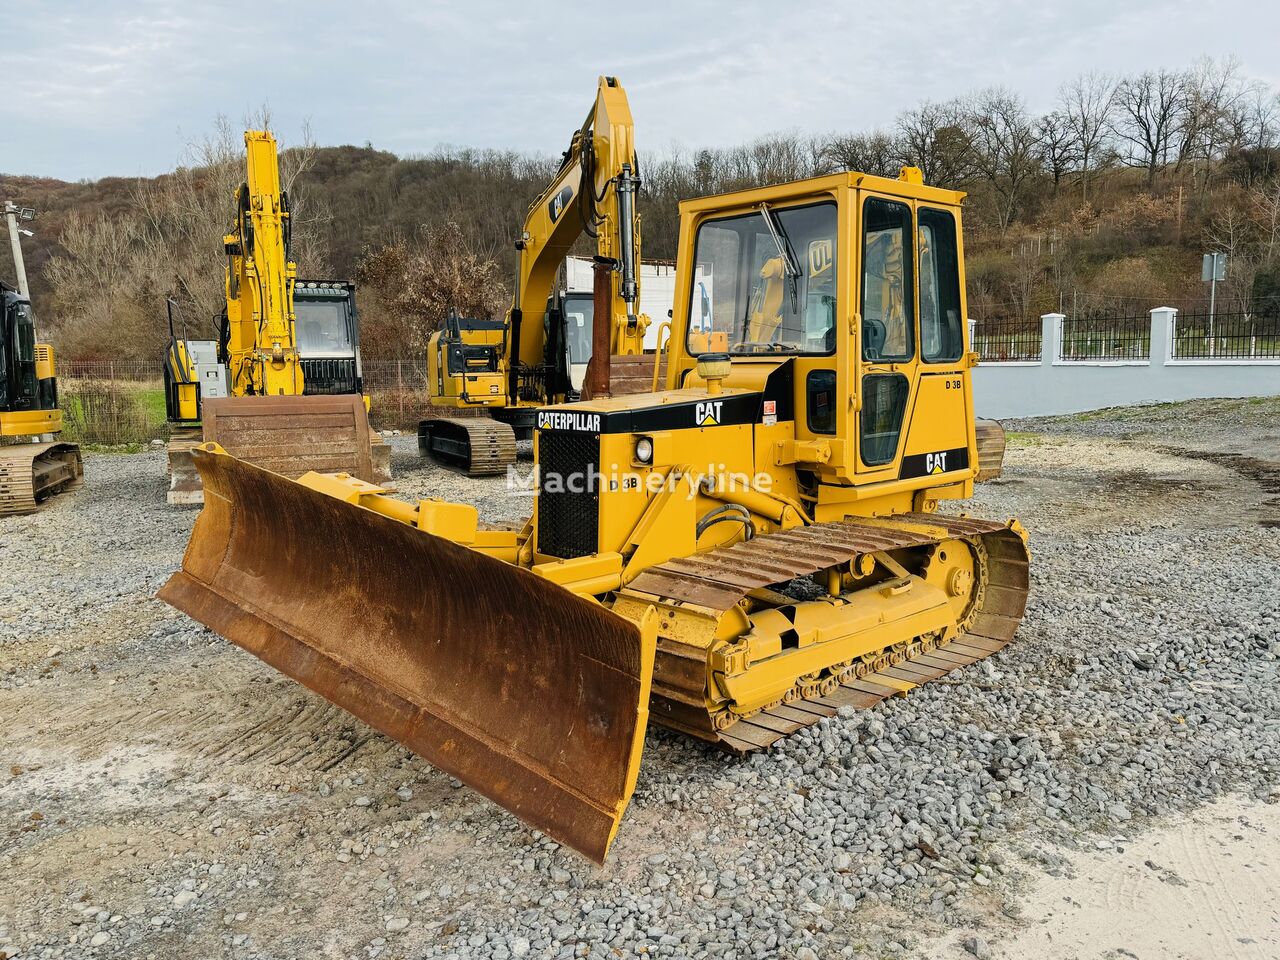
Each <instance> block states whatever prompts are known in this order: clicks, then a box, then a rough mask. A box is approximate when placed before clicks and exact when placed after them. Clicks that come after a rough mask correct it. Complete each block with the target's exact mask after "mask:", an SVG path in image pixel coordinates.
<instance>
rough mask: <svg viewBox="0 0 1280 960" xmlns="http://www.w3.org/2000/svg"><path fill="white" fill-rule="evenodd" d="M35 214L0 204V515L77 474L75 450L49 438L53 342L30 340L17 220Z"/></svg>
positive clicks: (56, 421) (53, 412) (26, 506)
mask: <svg viewBox="0 0 1280 960" xmlns="http://www.w3.org/2000/svg"><path fill="white" fill-rule="evenodd" d="M35 215H36V212H35V210H34V209H33V208H31V207H22V206H19V205H18V204H15V203H12V202H9V201H6V202H5V219H6V220H7V221H8V226H9V242H10V245H11V247H12V250H13V264H14V271H15V273H16V274H17V280H18V285H17V286H16V287H11V286H9V285H8V284H7V283H0V516H4V515H6V514H17V513H31V512H32V511H33V510H35V509H36V507H37V505H39V503H40V502H42V501H43V500H45V499H47V498H49V497H51V496H53V495H54V494H55V493H60V492H62V491H66V490H73V489H75V488H76V487H78V486H80V485H81V484H82V483H83V480H84V466H83V464H82V463H81V459H80V448H79V447H78V446H76V445H75V444H74V443H65V442H63V441H60V440H55V439H53V437H55V436H56V435H57V434H59V433H61V432H62V411H61V410H59V409H58V380H57V375H56V370H55V368H54V358H53V347H51V346H49V344H47V343H39V342H37V338H36V327H35V319H34V317H33V315H32V310H31V294H30V291H29V288H28V286H27V271H26V266H25V264H24V262H23V259H22V242H21V236H20V234H21V232H22V229H23V228H21V227H19V226H18V224H19V222H25V221H29V220H33V219H35Z"/></svg>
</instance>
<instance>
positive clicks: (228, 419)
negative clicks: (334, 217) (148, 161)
mask: <svg viewBox="0 0 1280 960" xmlns="http://www.w3.org/2000/svg"><path fill="white" fill-rule="evenodd" d="M244 142H245V158H246V179H245V182H244V183H243V184H242V185H241V187H240V189H239V190H237V191H236V194H235V223H234V225H233V228H232V230H231V232H230V233H228V234H227V235H226V236H225V237H224V238H223V249H224V250H225V252H226V254H227V269H226V278H225V283H226V312H225V315H224V318H223V322H222V329H221V331H220V334H221V338H220V341H218V342H217V343H214V342H212V341H196V340H187V339H184V338H180V337H178V336H177V333H176V331H175V330H174V316H173V302H172V301H170V303H169V308H170V315H169V328H170V345H169V350H168V352H167V354H166V357H165V386H166V405H167V407H168V411H169V420H170V423H171V425H172V429H171V436H170V440H169V478H170V482H169V494H168V500H169V502H170V503H172V504H198V503H201V502H202V501H203V497H204V493H203V489H202V486H201V483H200V475H199V473H198V471H197V470H196V467H195V463H194V461H193V460H192V449H193V448H194V447H195V446H196V445H197V444H199V443H202V442H209V443H218V444H220V445H222V446H223V447H224V448H226V449H228V450H231V451H232V452H234V453H235V454H236V455H237V456H239V457H242V458H245V459H248V460H250V461H252V462H253V463H257V464H259V465H261V466H265V467H267V468H269V469H271V470H274V471H276V472H278V473H281V474H283V475H285V476H289V477H295V478H296V477H299V476H301V475H302V474H303V473H306V472H307V471H308V470H342V471H346V472H348V473H352V474H355V475H356V476H358V477H362V478H364V479H366V480H370V481H373V480H385V479H388V478H389V476H390V453H389V449H388V448H387V446H386V444H385V443H383V442H382V440H381V438H380V437H378V436H377V435H376V434H375V433H373V432H371V431H370V429H369V418H368V410H367V407H366V405H365V401H364V397H363V396H362V395H361V394H360V392H359V386H360V384H359V379H358V376H357V373H356V372H357V370H358V368H359V360H358V349H359V348H358V337H357V336H356V331H355V330H354V326H355V324H354V316H355V314H354V304H353V303H352V296H353V294H352V290H351V287H350V285H349V284H337V283H323V284H316V283H310V284H308V285H307V291H306V297H307V301H306V302H307V304H308V306H309V307H311V312H312V316H311V318H309V319H308V320H307V321H306V324H305V329H306V330H307V331H308V332H309V336H310V339H311V340H313V341H314V345H319V346H320V347H322V348H324V347H328V348H331V349H330V350H328V351H325V352H333V350H334V349H336V350H337V352H338V353H339V354H342V356H340V357H337V356H335V357H330V358H328V360H327V362H318V361H314V360H313V361H311V368H312V370H313V371H315V372H317V373H321V372H322V371H326V370H327V371H329V372H330V373H331V374H332V373H334V372H335V371H340V372H342V373H343V374H344V375H343V376H340V377H336V378H335V377H333V376H331V377H330V378H329V380H330V381H331V382H330V383H328V384H326V385H324V386H323V387H322V388H321V389H323V393H316V394H311V393H310V392H309V391H308V390H307V383H306V376H305V370H306V367H307V362H308V361H306V360H304V359H303V357H302V354H301V351H300V349H299V336H298V317H297V312H296V310H295V289H296V287H297V267H296V265H295V264H294V263H293V261H292V260H290V259H289V246H290V237H291V232H292V227H291V222H292V219H291V218H292V213H291V212H290V209H289V198H288V194H287V193H286V192H285V191H284V189H283V188H282V186H281V182H280V167H279V160H278V156H277V148H276V141H275V138H274V137H273V136H272V135H271V134H270V133H268V132H266V131H262V130H248V131H246V132H245V135H244ZM326 298H327V299H326ZM326 304H327V306H326ZM344 308H345V311H346V312H345V313H344V312H343V309H344ZM347 354H349V357H348V356H347ZM335 382H336V383H337V386H335V385H334V383H335Z"/></svg>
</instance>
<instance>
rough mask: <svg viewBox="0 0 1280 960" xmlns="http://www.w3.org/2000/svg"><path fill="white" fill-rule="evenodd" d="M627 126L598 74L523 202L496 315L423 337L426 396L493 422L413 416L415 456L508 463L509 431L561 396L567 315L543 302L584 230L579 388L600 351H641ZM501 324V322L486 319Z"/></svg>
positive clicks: (608, 80) (591, 380)
mask: <svg viewBox="0 0 1280 960" xmlns="http://www.w3.org/2000/svg"><path fill="white" fill-rule="evenodd" d="M634 134H635V131H634V126H633V124H632V120H631V108H630V106H629V105H628V103H627V95H626V93H625V92H624V91H623V89H622V85H621V84H620V83H618V80H617V78H616V77H601V78H600V81H599V84H598V86H597V88H596V99H595V102H594V103H593V104H592V107H591V110H590V112H588V114H587V116H586V119H585V120H584V121H583V123H582V126H581V127H580V128H579V129H578V130H576V131H574V134H573V138H572V140H571V141H570V143H569V148H568V149H567V150H566V151H565V152H564V156H563V157H562V159H561V161H560V166H559V168H558V169H557V170H556V175H555V177H553V178H552V180H551V183H549V184H548V185H547V187H546V189H545V190H543V191H542V193H540V194H539V195H538V197H537V199H536V200H534V201H533V203H532V204H531V205H530V207H529V213H528V215H527V216H526V217H525V221H524V228H523V230H522V231H521V234H520V239H519V240H518V241H516V249H517V250H518V251H519V263H518V266H517V270H516V286H515V294H514V296H513V297H512V302H511V308H510V310H509V311H508V312H507V316H506V319H505V321H502V322H501V324H500V325H499V323H498V322H497V321H493V320H486V319H470V318H451V319H450V322H449V323H448V324H447V325H446V327H445V328H444V329H442V330H440V331H438V332H437V333H436V334H434V335H433V336H432V338H431V344H430V347H429V348H428V353H427V366H428V374H427V380H428V383H429V384H430V388H431V390H432V402H433V403H434V404H435V405H437V406H453V407H459V408H463V409H476V408H488V409H490V410H491V411H492V415H493V417H494V419H496V420H500V421H503V422H502V423H495V422H493V421H492V420H487V419H480V418H449V417H445V418H437V419H432V420H423V421H421V422H420V423H419V424H418V447H419V450H420V451H421V452H422V453H423V454H424V455H425V456H429V457H432V458H434V459H436V460H439V461H441V462H443V463H448V464H450V465H452V466H456V467H460V468H463V469H465V470H466V471H467V472H468V473H470V474H472V475H473V476H478V475H486V474H496V473H502V472H503V471H504V470H505V469H506V468H507V466H508V465H509V464H511V463H513V462H514V461H515V450H516V446H515V442H516V437H517V435H520V436H525V435H528V434H529V433H531V431H532V423H533V416H534V410H535V409H536V408H537V407H540V406H545V405H546V404H549V403H562V402H564V401H565V400H568V399H570V398H571V390H572V387H571V385H570V382H569V371H568V367H569V359H568V356H567V350H566V342H565V341H566V330H565V321H564V318H563V317H562V316H560V315H559V312H558V311H556V312H550V313H549V312H548V311H547V305H548V299H549V297H550V296H551V293H552V290H553V289H554V287H555V283H556V278H557V275H558V274H559V271H560V267H561V265H562V264H563V263H564V260H565V257H566V256H568V254H569V251H570V250H571V249H572V248H573V246H574V244H575V243H577V241H578V239H579V238H580V237H582V236H584V235H585V236H588V237H592V238H594V240H595V244H596V252H595V284H594V317H595V319H594V329H593V331H592V350H591V354H592V356H591V361H590V364H589V366H588V368H587V376H586V383H585V389H584V394H585V395H587V396H597V397H598V396H604V395H607V394H608V392H609V365H610V357H611V356H614V355H625V356H639V355H640V354H642V353H643V352H644V333H645V329H646V328H647V327H648V324H649V318H648V317H645V316H642V315H640V314H639V313H638V311H637V306H638V304H639V302H640V278H639V265H640V247H641V241H640V217H639V214H638V213H637V212H636V194H637V192H638V191H639V189H640V175H639V166H638V161H637V159H636V152H635V142H634V141H635V135H634ZM498 326H500V330H495V327H498Z"/></svg>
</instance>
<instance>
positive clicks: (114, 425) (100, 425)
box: [59, 378, 169, 452]
mask: <svg viewBox="0 0 1280 960" xmlns="http://www.w3.org/2000/svg"><path fill="white" fill-rule="evenodd" d="M59 386H60V387H61V390H60V393H61V401H62V402H61V404H60V405H61V407H62V424H63V430H62V436H63V437H64V438H65V439H66V440H70V441H73V442H76V443H80V444H82V445H84V446H86V447H87V448H90V449H92V448H95V447H101V448H104V449H107V448H112V449H116V450H119V452H123V449H128V448H136V449H141V448H142V447H144V446H146V445H147V444H148V443H150V442H151V441H152V440H155V439H160V440H163V439H165V438H166V437H167V436H168V433H169V428H168V424H167V422H166V419H165V409H164V388H163V386H161V385H160V384H158V383H154V382H146V381H143V382H137V381H130V380H94V379H78V378H64V379H63V380H62V382H61V384H60V385H59ZM122 448H123V449H122Z"/></svg>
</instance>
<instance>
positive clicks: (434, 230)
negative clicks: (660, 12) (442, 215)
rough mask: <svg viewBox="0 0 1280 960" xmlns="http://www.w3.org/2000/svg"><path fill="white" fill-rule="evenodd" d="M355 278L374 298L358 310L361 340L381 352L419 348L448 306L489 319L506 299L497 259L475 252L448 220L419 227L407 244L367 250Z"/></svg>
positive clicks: (448, 308)
mask: <svg viewBox="0 0 1280 960" xmlns="http://www.w3.org/2000/svg"><path fill="white" fill-rule="evenodd" d="M356 279H357V280H358V281H359V282H360V283H361V284H363V285H365V286H366V287H367V288H368V290H369V292H370V293H371V294H372V299H373V301H374V304H373V309H369V308H366V310H365V311H364V315H365V319H366V320H367V323H366V324H365V328H366V329H365V331H364V332H365V333H367V334H368V336H367V337H366V340H367V342H369V343H371V344H373V343H377V344H378V345H379V346H380V347H381V348H382V349H383V350H384V351H385V350H386V349H387V348H388V347H390V348H393V349H395V348H398V349H401V350H411V351H413V352H418V353H420V352H422V351H423V350H425V349H426V347H427V342H428V341H429V340H430V337H431V333H432V332H433V331H435V330H437V329H439V328H440V326H441V324H443V323H444V320H445V318H446V317H447V316H448V315H449V312H450V311H451V310H457V311H458V312H459V313H460V314H462V315H463V316H470V317H482V318H490V317H493V316H497V315H501V313H502V312H503V311H504V310H505V308H506V306H507V304H508V299H507V298H508V295H507V292H506V289H505V288H504V287H503V285H502V282H501V281H500V280H499V277H498V264H497V263H496V262H495V261H494V260H493V259H492V258H490V257H488V256H485V255H484V254H483V253H480V252H477V251H476V250H475V249H474V248H473V247H472V246H471V244H470V243H468V242H467V239H466V236H465V234H464V233H463V231H462V228H461V227H459V225H458V224H456V223H452V222H446V223H444V224H441V225H439V226H424V227H423V228H422V230H421V232H420V235H419V237H418V238H417V242H416V243H415V244H414V245H413V246H412V247H411V246H410V245H409V244H407V243H405V242H403V241H398V242H396V243H392V244H388V245H387V246H384V247H382V248H381V249H379V250H376V251H373V252H371V253H369V254H368V255H366V256H365V258H364V259H363V260H362V261H361V263H360V269H359V270H358V271H357V274H356ZM366 302H367V301H366Z"/></svg>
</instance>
